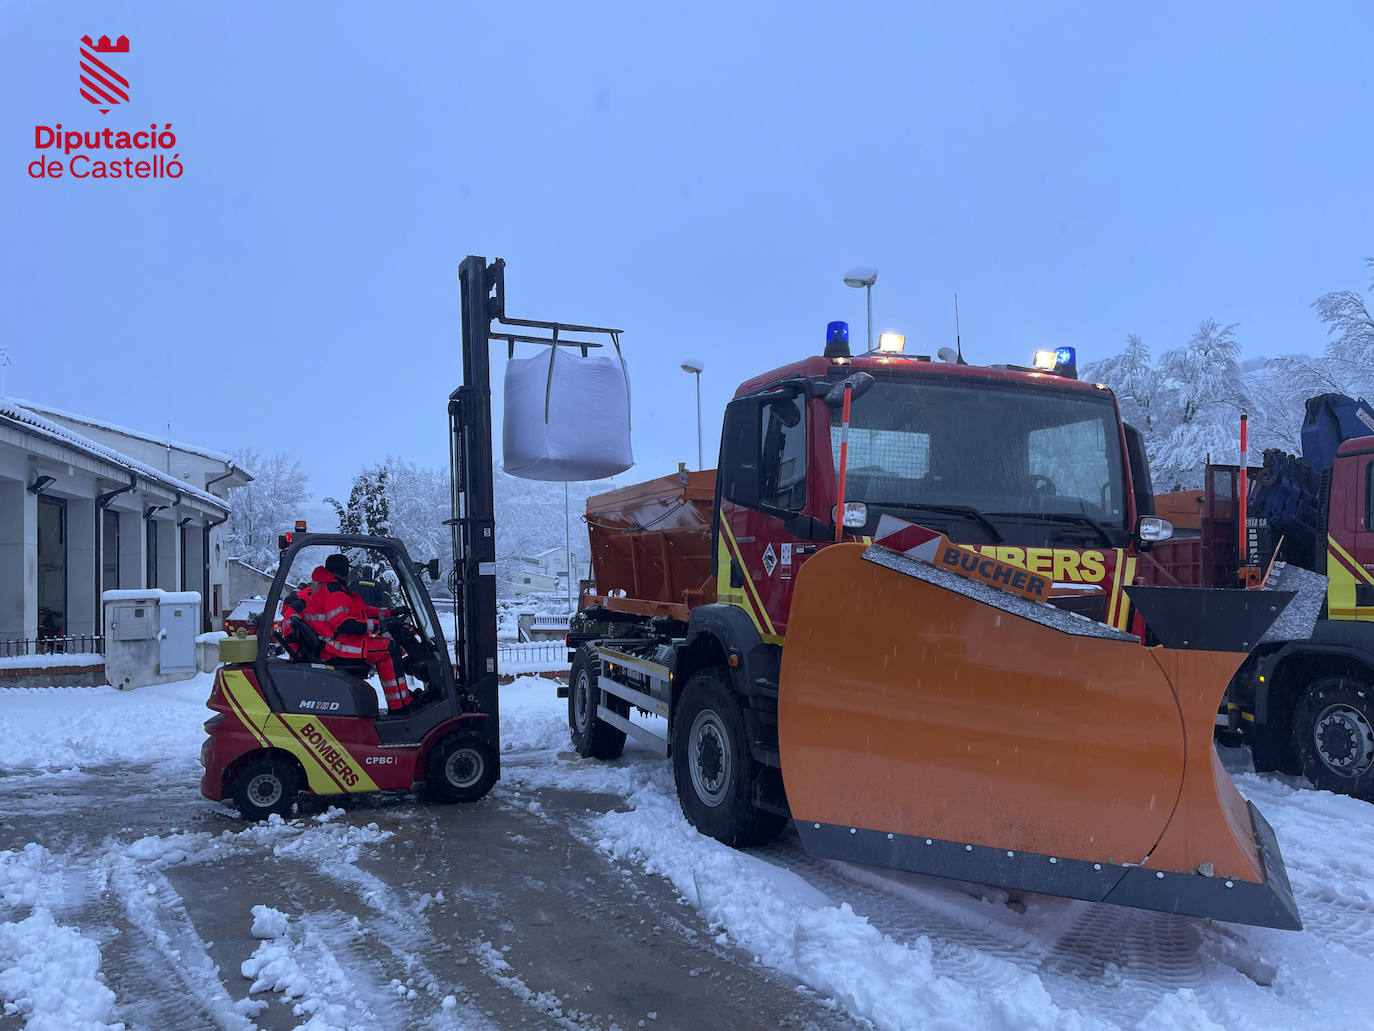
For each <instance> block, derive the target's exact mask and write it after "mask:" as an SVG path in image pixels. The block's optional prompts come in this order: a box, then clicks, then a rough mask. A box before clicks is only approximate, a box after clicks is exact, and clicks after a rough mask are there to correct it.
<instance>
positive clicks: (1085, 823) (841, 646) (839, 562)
mask: <svg viewBox="0 0 1374 1031" xmlns="http://www.w3.org/2000/svg"><path fill="white" fill-rule="evenodd" d="M1130 592H1131V597H1132V599H1133V600H1134V601H1135V603H1136V604H1137V605H1138V606H1139V608H1140V611H1141V612H1142V613H1144V615H1145V618H1146V619H1147V620H1151V617H1152V614H1153V615H1155V616H1159V615H1160V614H1161V613H1164V612H1168V613H1170V615H1169V616H1168V617H1164V618H1166V619H1168V620H1170V625H1169V626H1168V627H1166V628H1165V630H1166V632H1165V633H1161V634H1160V635H1159V636H1160V639H1161V640H1162V641H1164V643H1163V644H1161V645H1159V646H1156V647H1151V648H1145V647H1143V646H1142V645H1141V643H1140V641H1139V640H1137V639H1136V638H1135V637H1132V636H1130V635H1127V634H1123V633H1121V632H1119V631H1117V630H1115V629H1113V628H1112V627H1109V626H1106V625H1104V624H1102V623H1098V622H1095V621H1094V620H1090V619H1087V618H1085V617H1082V616H1078V615H1075V614H1073V613H1070V612H1066V611H1063V610H1060V609H1056V608H1054V607H1053V606H1050V605H1047V604H1044V603H1041V602H1036V601H1031V600H1028V599H1025V598H1022V597H1020V596H1017V595H1014V594H1011V593H1010V592H1007V591H1003V590H999V589H998V588H995V587H991V586H989V585H987V584H983V583H979V582H976V581H973V580H968V579H965V578H964V577H961V576H959V575H957V574H955V573H952V572H950V571H948V570H945V569H940V568H936V567H935V566H932V565H929V564H927V563H925V562H922V561H920V560H917V559H913V558H908V557H907V556H904V555H901V554H898V553H896V552H893V551H889V550H887V549H885V548H881V547H872V548H867V549H865V547H864V546H863V545H859V544H852V545H848V544H847V545H836V546H834V547H829V548H826V549H824V550H823V551H821V552H819V553H817V554H816V555H814V556H813V557H811V558H810V559H808V561H807V562H806V564H805V565H804V566H803V567H802V569H801V570H800V572H799V575H798V577H797V583H796V591H795V594H794V597H793V602H792V609H791V614H790V617H789V620H788V629H787V643H786V647H785V648H784V649H783V661H782V675H781V683H780V690H779V705H778V735H779V742H780V752H781V759H782V773H783V781H784V784H785V787H786V791H787V799H788V804H789V806H790V807H791V812H792V815H793V817H794V819H795V821H796V826H797V830H798V833H799V834H800V836H801V839H802V843H803V845H804V846H805V847H806V848H807V850H808V851H810V852H812V853H814V854H817V855H823V856H827V857H830V858H835V859H842V860H846V861H850V862H860V863H868V864H872V865H875V866H886V867H895V868H898V869H904V870H911V871H915V872H918V873H925V874H933V875H936V876H942V877H951V878H957V879H960V880H965V881H976V882H979V883H983V884H991V885H997V886H1000V887H1005V888H1016V889H1022V890H1028V891H1038V892H1045V893H1047V894H1051V895H1061V896H1065V897H1068V898H1077V899H1087V900H1090V901H1094V902H1109V903H1115V904H1120V905H1126V906H1133V907H1137V908H1142V909H1152V910H1161V911H1164V912H1175V913H1182V914H1187V915H1191V916H1205V917H1215V918H1216V919H1220V920H1229V921H1235V922H1238V923H1252V924H1261V925H1266V926H1273V927H1284V928H1293V929H1296V928H1299V927H1301V922H1300V920H1299V918H1298V913H1297V907H1296V905H1295V903H1294V901H1293V896H1292V890H1291V889H1290V887H1289V885H1288V878H1287V874H1286V872H1285V870H1284V866H1283V859H1282V857H1281V855H1280V854H1279V849H1278V845H1277V842H1276V841H1275V838H1274V834H1273V832H1272V831H1271V830H1270V829H1269V826H1268V824H1267V823H1265V821H1264V819H1263V818H1262V817H1261V816H1260V815H1259V813H1258V811H1256V810H1255V809H1254V807H1253V806H1251V805H1249V804H1248V803H1247V802H1246V801H1245V799H1244V798H1242V797H1241V795H1240V793H1239V792H1238V791H1237V790H1236V787H1235V785H1234V784H1233V783H1232V782H1231V778H1230V776H1229V775H1228V774H1227V772H1226V771H1225V769H1223V768H1222V766H1221V763H1220V761H1219V759H1218V758H1217V754H1216V749H1215V747H1214V746H1213V744H1212V731H1213V727H1214V723H1215V715H1216V711H1217V706H1218V704H1219V703H1220V701H1221V697H1222V695H1223V693H1224V692H1225V689H1226V685H1227V682H1228V681H1229V680H1230V677H1231V675H1232V674H1233V673H1234V672H1235V671H1236V669H1237V668H1238V667H1239V666H1240V664H1241V662H1242V661H1243V659H1244V658H1245V654H1246V651H1247V650H1248V649H1249V648H1250V647H1252V646H1253V644H1254V642H1255V641H1257V640H1258V638H1259V636H1260V635H1261V634H1262V633H1263V632H1264V629H1265V628H1266V627H1267V626H1268V625H1269V622H1270V621H1272V619H1273V618H1274V617H1275V615H1276V614H1277V610H1278V609H1281V608H1282V607H1283V604H1284V603H1286V601H1287V597H1286V596H1277V595H1275V594H1274V593H1273V592H1258V591H1215V590H1214V591H1204V590H1201V589H1183V588H1131V589H1130ZM1160 592H1164V593H1160ZM1168 592H1174V593H1173V594H1169V593H1168ZM1179 592H1184V593H1186V594H1187V595H1188V597H1187V598H1184V597H1183V595H1182V594H1180V593H1179ZM1179 604H1181V605H1182V607H1183V608H1184V610H1185V612H1184V614H1183V615H1182V616H1179V615H1178V614H1177V609H1176V607H1175V606H1176V605H1179ZM1204 624H1205V625H1206V626H1207V627H1208V630H1207V632H1206V633H1205V634H1201V633H1199V634H1198V635H1197V636H1198V640H1197V641H1196V642H1194V641H1193V640H1191V639H1187V638H1183V637H1180V636H1178V634H1177V633H1176V631H1177V630H1178V629H1179V628H1184V629H1189V628H1191V629H1193V630H1197V629H1198V628H1200V627H1201V626H1203V625H1204ZM1151 625H1152V626H1153V625H1154V624H1153V622H1152V623H1151Z"/></svg>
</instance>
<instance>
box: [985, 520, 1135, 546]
mask: <svg viewBox="0 0 1374 1031" xmlns="http://www.w3.org/2000/svg"><path fill="white" fill-rule="evenodd" d="M992 514H993V515H996V516H1006V517H1007V518H1009V519H1044V520H1045V521H1047V522H1051V523H1077V524H1078V525H1079V526H1082V527H1085V528H1088V529H1092V530H1095V531H1096V532H1097V535H1098V536H1099V537H1101V538H1102V543H1103V544H1105V545H1107V546H1108V547H1109V548H1110V547H1114V546H1115V545H1116V542H1115V541H1113V540H1112V535H1111V534H1110V533H1108V532H1107V528H1106V527H1105V526H1103V525H1102V524H1101V523H1099V522H1098V521H1097V520H1096V519H1094V518H1093V517H1092V516H1090V515H1088V513H1086V512H994V513H992Z"/></svg>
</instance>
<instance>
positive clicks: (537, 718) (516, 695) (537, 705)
mask: <svg viewBox="0 0 1374 1031" xmlns="http://www.w3.org/2000/svg"><path fill="white" fill-rule="evenodd" d="M566 747H568V709H567V702H566V701H565V700H564V699H562V698H559V697H558V685H557V684H556V683H555V682H554V681H552V680H546V679H544V678H543V677H529V676H522V677H516V679H515V680H513V681H511V682H510V683H509V684H505V685H503V686H502V687H501V751H502V752H533V751H545V750H550V751H552V750H557V749H559V748H566Z"/></svg>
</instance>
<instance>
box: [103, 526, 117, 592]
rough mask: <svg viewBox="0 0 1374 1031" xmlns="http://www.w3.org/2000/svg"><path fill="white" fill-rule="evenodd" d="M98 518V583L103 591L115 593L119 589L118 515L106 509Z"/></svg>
mask: <svg viewBox="0 0 1374 1031" xmlns="http://www.w3.org/2000/svg"><path fill="white" fill-rule="evenodd" d="M100 518H101V527H100V532H101V544H100V556H101V572H100V582H101V585H102V587H103V589H104V590H107V591H115V590H118V589H119V513H118V512H112V511H111V510H110V509H108V508H107V509H105V510H104V511H102V512H101V513H100Z"/></svg>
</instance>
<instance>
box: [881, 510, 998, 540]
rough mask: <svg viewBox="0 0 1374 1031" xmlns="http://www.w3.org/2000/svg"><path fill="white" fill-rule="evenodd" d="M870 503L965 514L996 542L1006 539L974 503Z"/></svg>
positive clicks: (959, 514)
mask: <svg viewBox="0 0 1374 1031" xmlns="http://www.w3.org/2000/svg"><path fill="white" fill-rule="evenodd" d="M869 504H870V505H873V506H875V507H877V508H914V509H919V510H920V511H923V512H942V513H944V514H945V515H953V516H963V517H964V518H965V519H971V520H972V521H973V522H975V523H978V524H980V525H981V526H982V527H983V529H985V530H987V532H988V533H990V534H991V535H992V539H993V542H994V543H996V544H1001V543H1002V542H1003V541H1005V540H1006V537H1004V536H1003V535H1002V531H1001V530H999V529H997V527H996V525H995V524H994V523H993V521H992V520H991V519H989V518H988V517H987V516H985V515H984V514H983V513H982V512H980V511H978V509H976V508H974V507H973V506H972V505H927V504H926V503H925V502H922V501H870V502H869ZM995 514H996V513H994V515H995Z"/></svg>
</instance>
